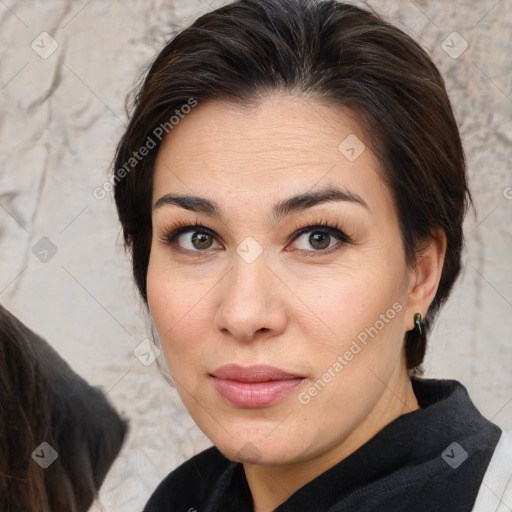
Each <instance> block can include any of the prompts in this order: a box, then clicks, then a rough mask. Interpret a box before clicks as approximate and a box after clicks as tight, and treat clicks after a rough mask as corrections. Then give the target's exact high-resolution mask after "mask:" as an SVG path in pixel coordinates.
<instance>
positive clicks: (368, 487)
mask: <svg viewBox="0 0 512 512" xmlns="http://www.w3.org/2000/svg"><path fill="white" fill-rule="evenodd" d="M411 381H412V385H413V390H414V393H415V395H416V398H417V400H418V403H419V405H420V409H418V410H415V411H412V412H410V413H407V414H404V415H402V416H399V417H398V418H396V419H395V420H393V421H392V422H391V423H389V424H388V425H386V426H385V427H384V428H382V429H381V430H380V431H379V432H378V433H377V434H376V435H375V436H373V437H372V438H371V439H370V440H369V441H367V442H366V443H365V444H364V445H362V446H361V447H360V448H358V449H357V450H356V451H355V452H353V453H352V454H351V455H349V456H348V457H347V458H345V459H344V460H342V461H340V462H339V463H337V464H336V465H335V466H333V467H331V468H330V469H328V470H327V471H325V472H324V473H322V474H321V475H319V476H318V477H316V478H315V479H313V480H312V481H310V482H308V483H307V484H306V485H304V486H303V487H301V488H300V489H298V490H297V491H296V492H295V493H294V494H292V495H291V496H290V497H289V498H288V499H287V500H286V501H285V502H284V503H282V504H281V505H279V506H278V507H277V508H276V509H275V510H274V512H292V511H293V512H299V511H304V512H367V511H375V512H376V511H378V512H400V511H404V512H436V511H440V512H441V511H442V512H471V510H472V508H473V504H474V502H475V499H476V496H477V494H478V491H479V488H480V485H481V483H482V480H483V476H484V474H485V471H486V469H487V466H488V465H489V461H490V459H491V457H492V455H493V452H494V449H495V447H496V445H497V443H498V440H499V438H500V436H501V433H502V430H501V429H500V428H499V427H498V426H497V425H495V424H494V423H492V422H490V421H489V420H487V419H486V418H484V417H483V416H482V415H481V414H480V412H479V411H478V410H477V409H476V407H475V405H474V404H473V402H472V401H471V399H470V397H469V395H468V392H467V390H466V388H465V387H464V386H463V385H462V384H461V383H460V382H458V381H455V380H438V379H421V378H418V377H411ZM453 443H457V444H453ZM466 453H467V456H466ZM466 457H467V458H466ZM189 511H190V512H193V511H197V512H253V504H252V497H251V492H250V489H249V486H248V484H247V480H246V478H245V473H244V469H243V465H242V463H239V462H233V461H230V460H229V459H227V458H226V457H224V456H223V455H222V454H221V453H220V451H219V450H218V449H217V448H216V447H211V448H208V449H207V450H204V451H203V452H201V453H199V454H197V455H195V456H194V457H192V458H191V459H189V460H188V461H186V462H184V463H183V464H181V466H179V467H178V468H176V469H175V470H174V471H172V472H171V473H170V474H169V475H168V476H167V477H166V478H165V479H164V480H163V481H162V482H161V483H160V485H159V486H158V487H157V489H156V490H155V492H154V493H153V495H152V496H151V498H150V499H149V501H148V503H147V504H146V507H145V508H144V511H143V512H189Z"/></svg>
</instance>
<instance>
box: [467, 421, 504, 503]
mask: <svg viewBox="0 0 512 512" xmlns="http://www.w3.org/2000/svg"><path fill="white" fill-rule="evenodd" d="M510 503H512V429H510V430H502V433H501V436H500V439H499V441H498V444H497V445H496V448H495V449H494V453H493V455H492V457H491V460H490V462H489V466H488V467H487V470H486V472H485V475H484V478H483V481H482V485H481V486H480V489H479V491H478V495H477V497H476V501H475V504H474V506H473V511H474V512H487V511H492V512H494V511H501V510H505V504H510ZM500 507H503V508H500Z"/></svg>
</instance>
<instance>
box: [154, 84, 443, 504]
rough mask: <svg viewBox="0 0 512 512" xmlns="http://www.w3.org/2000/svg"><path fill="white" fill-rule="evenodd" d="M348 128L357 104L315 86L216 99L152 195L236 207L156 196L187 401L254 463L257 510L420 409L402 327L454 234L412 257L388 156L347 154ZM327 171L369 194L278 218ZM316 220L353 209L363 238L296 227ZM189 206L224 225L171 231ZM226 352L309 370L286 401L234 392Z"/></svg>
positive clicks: (160, 323) (225, 446) (231, 359)
mask: <svg viewBox="0 0 512 512" xmlns="http://www.w3.org/2000/svg"><path fill="white" fill-rule="evenodd" d="M350 134H355V135H356V136H357V137H358V138H359V139H360V140H361V141H363V140H364V136H363V133H362V132H361V130H360V128H359V126H358V124H357V122H356V120H355V119H354V118H353V117H352V116H350V115H349V113H348V112H347V111H346V110H343V109H342V108H341V107H334V106H332V105H326V104H324V103H321V102H319V101H316V100H311V99H305V98H300V97H296V96H289V95H284V94H277V93H274V94H272V95H269V96H266V97H265V98H264V99H262V100H261V101H259V102H258V104H257V105H256V106H254V107H251V108H250V109H246V110H242V109H240V108H237V107H235V106H234V105H231V104H228V103H225V102H220V101H210V102H203V103H200V104H199V105H198V106H197V107H195V108H194V109H193V111H192V112H191V113H190V114H188V115H187V116H186V117H185V119H183V120H182V121H180V123H179V124H178V125H177V126H175V127H174V129H173V130H172V132H170V133H169V135H168V136H167V137H166V138H165V139H164V142H163V144H162V146H161V148H160V149H159V153H158V157H157V161H156V165H155V175H154V188H153V204H155V203H156V201H157V200H158V199H159V198H160V197H162V196H163V195H165V194H168V193H175V194H190V195H196V196H201V197H205V198H208V199H211V200H214V201H216V202H217V203H218V204H219V206H220V207H221V208H222V211H223V217H222V220H220V219H218V218H214V217H211V216H209V215H207V214H206V213H202V212H199V213H197V212H193V211H190V210H187V209H184V208H182V207H180V206H177V205H164V206H161V207H158V208H154V209H153V212H152V222H153V239H152V246H151V256H150V261H149V268H148V276H147V277H148V280H147V293H148V306H149V309H150V313H151V316H152V319H153V321H154V324H155V327H156V329H157V332H158V335H159V339H160V342H161V345H162V351H163V354H164V357H165V360H166V362H167V365H168V368H169V371H170V374H171V376H172V378H173V381H174V383H175V385H176V388H177V390H178V393H179V394H180V397H181V399H182V400H183V403H184V405H185V407H186V408H187V410H188V412H189V413H190V415H191V417H192V418H193V419H194V421H195V422H196V424H197V425H198V426H199V428H200V429H201V430H202V431H203V432H204V433H205V435H206V436H207V437H208V438H209V439H210V440H211V441H212V443H213V444H215V445H216V446H217V447H218V448H219V450H220V451H221V452H222V453H223V454H224V455H225V456H226V457H228V458H229V459H232V460H238V461H241V462H243V464H244V470H245V474H246V477H247V481H248V483H249V486H250V489H251V493H252V495H253V500H254V507H255V511H257V512H267V511H270V510H273V509H274V508H275V507H277V506H278V505H279V504H280V503H282V502H283V501H285V500H286V499H287V498H288V497H289V496H290V495H291V494H292V493H293V492H295V491H296V490H297V489H299V488H300V487H302V486H303V485H304V484H306V483H307V482H309V481H311V480H312V479H314V478H315V477H317V476H318V475H320V474H321V473H323V472H324V471H326V470H327V469H329V468H330V467H332V466H333V465H335V464H336V463H338V462H339V461H341V460H343V459H344V458H346V457H347V456H348V455H350V454H351V453H352V452H354V451H355V450H357V449H358V448H359V447H360V446H361V445H363V444H364V443H365V442H367V441H368V440H369V439H370V438H371V437H373V436H374V435H375V434H376V433H377V432H378V431H379V430H381V429H382V428H383V427H384V426H385V425H387V424H388V423H390V422H391V421H393V420H394V419H396V418H397V417H398V416H400V415H402V414H406V413H409V412H412V411H414V410H416V409H418V408H419V405H418V402H417V400H416V397H415V395H414V392H413V389H412V386H411V383H410V378H409V374H408V370H407V368H406V364H405V352H404V335H405V333H406V331H408V330H411V329H413V328H414V314H415V313H417V312H420V313H421V314H422V315H425V313H426V312H427V310H428V307H429V305H430V303H431V302H432V300H433V299H434V296H435V293H436V290H437V287H438V284H439V279H440V277H441V270H442V265H443V261H444V253H445V248H446V241H445V237H444V234H443V232H442V231H441V232H436V236H435V237H433V238H432V239H431V240H430V242H429V244H428V245H427V246H426V248H425V249H424V250H423V252H422V253H421V254H419V255H418V258H417V261H416V264H415V266H414V267H410V266H407V265H406V261H405V254H404V249H403V245H402V241H401V234H400V229H399V223H398V217H397V213H396V210H395V207H394V204H393V201H392V198H391V195H390V191H389V190H388V188H387V186H386V185H385V184H384V182H383V181H382V179H381V178H380V176H379V173H378V169H379V167H378V163H377V161H376V158H375V156H374V155H373V154H372V152H371V150H370V148H369V147H366V149H365V150H364V151H363V152H362V153H361V155H360V156H359V157H358V158H357V159H356V160H354V161H349V160H348V159H347V158H346V157H345V156H344V154H342V153H341V152H340V151H339V150H338V145H339V144H340V143H341V142H342V141H343V140H344V139H345V138H346V137H347V136H348V135H350ZM327 185H333V186H338V187H343V188H344V189H345V190H348V191H350V192H351V193H353V194H357V195H358V196H360V197H361V198H362V199H363V200H364V201H365V203H366V204H367V206H368V208H365V207H363V206H362V205H360V204H358V203H355V202H348V201H329V202H324V203H322V204H318V205H315V206H313V207H311V208H307V209H305V210H303V211H298V212H297V211H295V212H292V213H290V214H289V215H288V216H286V217H284V218H282V219H281V220H279V221H278V222H276V221H275V220H272V218H271V217H270V212H271V209H272V207H273V205H274V204H275V203H277V202H278V201H281V200H283V199H286V198H288V197H290V196H292V195H295V194H298V193H302V192H311V191H317V190H319V189H321V188H323V187H325V186H327ZM318 219H322V220H327V221H328V222H330V223H333V222H336V221H338V222H340V223H341V224H342V226H343V231H344V232H346V233H347V234H349V235H350V236H351V237H352V242H351V243H342V242H340V241H339V239H338V238H337V237H336V235H335V234H332V235H326V236H327V238H326V239H325V241H321V242H320V243H317V244H316V245H313V244H312V243H311V242H310V241H308V238H309V237H310V236H311V235H313V234H314V233H315V232H316V229H311V230H310V231H309V232H307V233H305V234H302V235H300V236H299V237H298V238H295V239H293V238H292V235H293V233H295V232H296V231H297V230H298V228H300V227H303V226H314V225H315V224H318V222H316V221H317V220H318ZM176 220H182V221H185V222H187V223H189V224H193V223H194V221H196V220H198V221H199V222H200V224H201V225H202V226H205V227H208V228H209V229H210V230H212V231H213V232H214V236H213V237H207V238H206V243H205V242H203V245H201V243H197V242H196V243H195V244H193V242H192V241H191V238H192V235H193V234H194V232H197V231H201V228H194V227H192V231H191V232H188V233H184V234H182V235H181V236H180V237H179V238H178V240H177V241H176V240H175V242H174V245H169V244H166V243H165V242H164V241H163V240H164V239H165V235H166V233H167V231H166V230H168V228H172V227H173V223H174V222H175V221H176ZM203 236H204V235H203ZM249 236H250V237H253V238H254V239H255V240H256V241H257V242H258V244H259V245H260V246H261V249H262V250H263V252H262V253H261V254H260V255H259V257H258V258H256V259H255V261H253V262H252V263H247V261H245V260H244V259H243V258H242V257H240V256H239V254H238V253H237V252H236V248H237V246H239V245H240V244H241V243H242V242H243V241H244V240H245V239H246V237H249ZM180 245H181V250H180ZM327 246H328V249H325V248H324V247H327ZM334 246H337V249H336V250H334V251H333V252H330V253H329V254H324V252H325V251H326V250H329V249H330V248H331V247H334ZM187 251H188V252H187ZM198 254H199V256H197V255H198ZM396 303H398V304H399V306H401V310H400V311H399V312H396V315H395V316H394V318H393V319H391V320H389V319H388V322H386V323H385V325H384V327H383V328H382V329H380V330H379V331H378V334H377V335H375V336H374V337H373V338H369V339H368V343H367V344H366V345H365V346H363V345H361V346H362V349H361V350H360V351H359V352H358V353H357V355H355V356H354V357H353V359H352V360H351V361H349V362H347V364H346V365H345V366H344V367H343V369H342V371H340V372H338V373H336V372H335V377H332V379H331V380H330V382H328V383H327V384H326V385H325V387H324V388H323V389H321V391H319V392H318V393H317V394H316V395H315V396H313V397H310V398H311V399H310V401H309V402H308V403H306V404H305V403H301V402H300V401H299V399H298V397H299V394H300V393H301V392H303V395H302V396H304V392H305V391H306V392H307V390H308V389H309V388H310V387H311V385H312V383H314V382H316V381H318V379H320V378H322V375H324V374H325V372H327V371H328V369H329V368H332V366H333V363H334V362H335V361H336V360H337V357H338V356H339V355H343V354H344V353H345V352H346V351H347V350H348V349H349V348H350V346H351V343H352V341H353V340H354V339H356V338H357V336H358V334H360V333H361V332H363V331H364V330H365V328H369V327H370V326H374V325H375V324H376V321H377V320H379V318H381V317H380V315H382V314H386V311H387V310H389V309H390V308H392V306H393V304H396ZM228 363H238V364H240V365H242V366H248V365H251V364H270V365H273V366H277V367H279V368H281V369H284V370H286V371H289V372H292V373H296V374H299V375H302V376H304V377H305V379H304V381H303V382H302V383H301V384H300V385H299V387H297V388H295V389H294V390H293V391H292V392H291V393H290V394H289V395H287V396H286V397H285V398H283V399H281V400H280V401H279V402H277V403H275V404H272V405H270V406H267V407H263V408H256V409H249V408H241V407H235V406H233V405H231V404H229V403H228V402H226V401H225V400H224V399H223V398H222V397H221V396H220V395H219V394H218V393H217V391H216V389H215V387H214V386H213V385H212V382H211V377H210V373H211V372H213V371H214V370H215V369H216V368H218V367H219V366H221V365H224V364H228ZM331 373H332V372H331ZM334 411H336V414H334V413H333V412H334Z"/></svg>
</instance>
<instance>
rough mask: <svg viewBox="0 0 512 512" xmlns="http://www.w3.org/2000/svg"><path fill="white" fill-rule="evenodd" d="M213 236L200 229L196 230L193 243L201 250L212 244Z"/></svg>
mask: <svg viewBox="0 0 512 512" xmlns="http://www.w3.org/2000/svg"><path fill="white" fill-rule="evenodd" d="M212 241H213V237H212V236H211V235H209V234H208V233H201V232H200V231H196V232H195V233H194V234H193V236H192V238H191V243H192V245H193V246H194V247H195V248H196V249H199V250H204V249H209V248H210V247H211V245H212Z"/></svg>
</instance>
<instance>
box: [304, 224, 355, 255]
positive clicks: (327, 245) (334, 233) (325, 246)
mask: <svg viewBox="0 0 512 512" xmlns="http://www.w3.org/2000/svg"><path fill="white" fill-rule="evenodd" d="M301 240H302V241H301ZM348 240H349V238H348V237H347V236H346V235H345V234H344V233H343V232H342V231H340V230H339V229H337V228H333V227H327V228H322V227H316V228H315V226H310V227H308V228H306V229H302V230H301V231H300V232H299V234H298V235H297V236H296V237H295V243H297V242H300V244H299V247H298V249H299V251H304V252H310V253H315V252H320V253H324V252H325V253H327V252H330V249H333V248H335V247H336V245H339V244H340V243H347V242H348Z"/></svg>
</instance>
